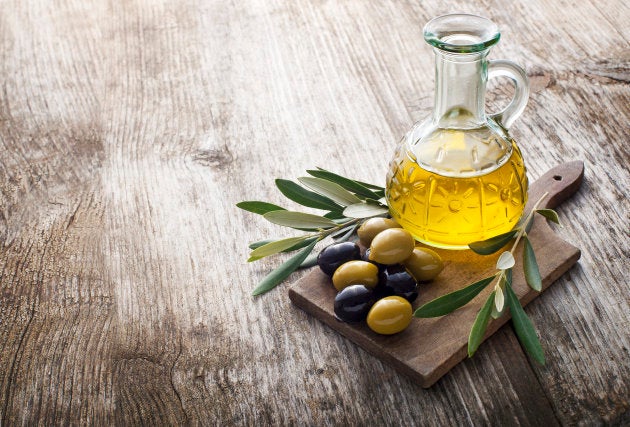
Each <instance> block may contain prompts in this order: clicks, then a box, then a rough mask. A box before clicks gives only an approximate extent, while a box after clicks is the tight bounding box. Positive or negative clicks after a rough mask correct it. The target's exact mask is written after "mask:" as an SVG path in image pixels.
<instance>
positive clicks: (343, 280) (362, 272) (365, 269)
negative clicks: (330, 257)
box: [332, 261, 378, 291]
mask: <svg viewBox="0 0 630 427" xmlns="http://www.w3.org/2000/svg"><path fill="white" fill-rule="evenodd" d="M332 282H333V286H334V287H335V289H337V290H338V291H341V290H342V289H344V288H346V287H348V286H350V285H357V284H361V285H365V286H367V287H368V288H374V287H375V286H376V285H377V284H378V267H377V266H376V265H374V264H372V263H371V262H367V261H348V262H346V263H343V264H341V265H340V266H339V267H338V268H337V270H335V274H333V277H332Z"/></svg>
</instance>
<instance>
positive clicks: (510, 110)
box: [488, 59, 529, 129]
mask: <svg viewBox="0 0 630 427" xmlns="http://www.w3.org/2000/svg"><path fill="white" fill-rule="evenodd" d="M494 77H508V78H510V79H511V80H512V82H514V97H513V98H512V101H511V102H510V103H509V104H508V106H507V107H505V108H504V109H503V110H501V111H499V112H498V113H495V114H490V117H492V118H493V119H494V120H495V121H496V122H499V123H500V124H501V126H503V127H504V128H506V129H508V128H509V127H510V126H512V123H514V120H516V119H517V118H518V116H520V115H521V114H522V113H523V110H525V106H526V105H527V100H528V99H529V80H528V78H527V74H526V73H525V70H523V69H522V68H521V67H520V66H518V65H516V64H515V63H513V62H511V61H507V60H505V59H498V60H492V61H488V79H492V78H494Z"/></svg>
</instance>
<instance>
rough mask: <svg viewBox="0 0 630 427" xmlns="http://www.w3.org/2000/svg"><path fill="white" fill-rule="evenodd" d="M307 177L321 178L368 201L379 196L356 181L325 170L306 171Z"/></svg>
mask: <svg viewBox="0 0 630 427" xmlns="http://www.w3.org/2000/svg"><path fill="white" fill-rule="evenodd" d="M306 172H308V174H309V175H312V176H314V177H316V178H322V179H325V180H327V181H330V182H334V183H336V184H339V185H341V186H342V187H343V188H345V189H346V190H348V191H352V192H353V193H355V194H358V195H359V196H363V197H367V198H369V199H374V200H378V199H379V198H380V197H381V196H379V195H378V194H376V193H375V192H374V191H372V190H370V189H369V188H367V187H366V186H365V185H363V184H359V183H358V182H357V181H354V180H352V179H348V178H345V177H343V176H341V175H337V174H336V173H333V172H328V171H326V170H321V169H319V170H307V171H306Z"/></svg>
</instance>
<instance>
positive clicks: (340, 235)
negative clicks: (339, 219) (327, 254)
mask: <svg viewBox="0 0 630 427" xmlns="http://www.w3.org/2000/svg"><path fill="white" fill-rule="evenodd" d="M358 226H359V224H353V225H349V226H348V227H344V228H342V229H341V230H339V231H338V232H336V233H333V234H331V235H330V236H331V237H332V238H333V240H334V241H335V242H336V243H341V242H345V241H346V240H348V239H349V238H350V237H352V234H353V233H354V231H355V230H356V229H357V227H358Z"/></svg>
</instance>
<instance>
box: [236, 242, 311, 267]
mask: <svg viewBox="0 0 630 427" xmlns="http://www.w3.org/2000/svg"><path fill="white" fill-rule="evenodd" d="M309 237H310V238H309ZM311 239H317V237H312V236H308V235H306V236H299V237H289V238H286V239H281V240H276V241H273V242H270V243H267V244H266V245H262V246H259V247H257V248H256V249H254V250H253V251H252V252H251V253H250V254H249V259H248V260H247V262H252V261H256V260H259V259H261V258H264V257H267V256H269V255H274V254H277V253H278V252H282V251H285V250H287V249H292V250H296V249H300V248H303V247H304V246H306V245H308V244H309V243H311V241H312V240H311Z"/></svg>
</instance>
